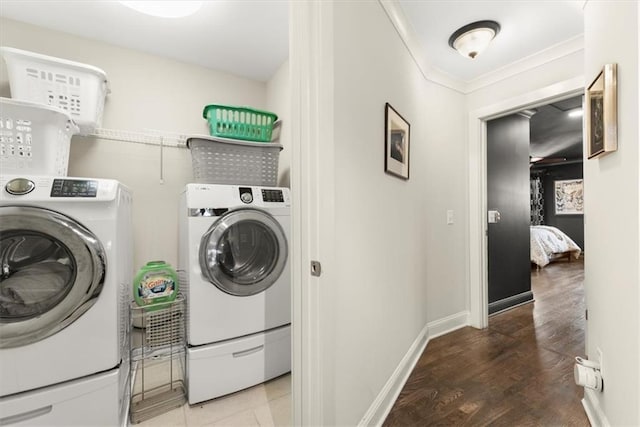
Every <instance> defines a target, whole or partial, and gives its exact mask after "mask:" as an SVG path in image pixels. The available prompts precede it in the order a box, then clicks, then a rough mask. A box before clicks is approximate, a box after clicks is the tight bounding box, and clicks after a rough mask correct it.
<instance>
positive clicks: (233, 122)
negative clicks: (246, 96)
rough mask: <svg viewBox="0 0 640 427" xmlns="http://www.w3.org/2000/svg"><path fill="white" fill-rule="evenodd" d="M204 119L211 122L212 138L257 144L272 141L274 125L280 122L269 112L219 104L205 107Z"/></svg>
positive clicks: (210, 131)
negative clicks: (255, 142)
mask: <svg viewBox="0 0 640 427" xmlns="http://www.w3.org/2000/svg"><path fill="white" fill-rule="evenodd" d="M202 117H204V118H205V119H207V121H208V122H209V133H210V134H211V136H218V137H222V138H231V139H242V140H245V141H257V142H270V141H271V132H272V131H273V124H274V123H275V122H276V120H278V116H277V115H276V114H274V113H271V112H269V111H261V110H256V109H253V108H249V107H231V106H228V105H218V104H211V105H207V106H206V107H204V110H203V111H202Z"/></svg>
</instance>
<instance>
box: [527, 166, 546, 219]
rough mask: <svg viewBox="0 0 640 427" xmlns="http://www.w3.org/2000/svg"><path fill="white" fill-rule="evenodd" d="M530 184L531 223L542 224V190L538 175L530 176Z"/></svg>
mask: <svg viewBox="0 0 640 427" xmlns="http://www.w3.org/2000/svg"><path fill="white" fill-rule="evenodd" d="M529 183H530V185H531V192H530V194H531V225H543V224H544V197H543V196H544V190H543V188H542V180H541V179H540V177H539V176H536V177H532V178H531V180H530V181H529Z"/></svg>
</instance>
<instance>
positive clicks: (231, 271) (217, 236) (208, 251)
mask: <svg viewBox="0 0 640 427" xmlns="http://www.w3.org/2000/svg"><path fill="white" fill-rule="evenodd" d="M290 229H291V202H290V199H289V190H288V189H287V188H274V187H255V186H253V187H252V186H242V185H214V184H188V185H187V187H186V188H185V191H184V192H183V193H182V195H181V198H180V212H179V234H180V248H179V270H181V273H182V275H183V282H184V283H183V286H184V287H183V289H184V291H185V293H186V295H187V307H188V322H187V342H188V345H189V348H188V350H187V367H188V379H189V393H188V395H189V403H191V404H194V403H197V402H202V401H204V400H209V399H212V398H215V397H218V396H222V395H224V394H228V393H232V392H235V391H238V390H241V389H243V388H247V387H250V386H253V385H255V384H259V383H261V382H264V381H266V380H267V379H270V378H274V377H276V376H279V375H282V374H284V373H286V372H289V371H290V370H291V333H290V323H291V272H290V269H289V262H288V259H289V243H288V242H289V235H290Z"/></svg>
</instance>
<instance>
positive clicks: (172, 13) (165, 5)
mask: <svg viewBox="0 0 640 427" xmlns="http://www.w3.org/2000/svg"><path fill="white" fill-rule="evenodd" d="M120 3H122V4H123V5H125V6H127V7H130V8H131V9H133V10H135V11H138V12H141V13H144V14H146V15H151V16H158V17H161V18H184V17H185V16H189V15H193V14H194V13H196V12H197V11H198V9H200V7H202V3H203V2H202V1H120Z"/></svg>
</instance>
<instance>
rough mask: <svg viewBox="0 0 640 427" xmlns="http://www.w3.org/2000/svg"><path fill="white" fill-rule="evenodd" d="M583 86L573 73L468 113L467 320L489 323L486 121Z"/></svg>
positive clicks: (567, 94)
mask: <svg viewBox="0 0 640 427" xmlns="http://www.w3.org/2000/svg"><path fill="white" fill-rule="evenodd" d="M583 90H584V79H583V78H582V77H575V78H573V79H570V80H565V81H562V82H559V83H556V84H553V85H551V86H547V87H544V88H541V89H538V90H535V91H532V92H529V93H526V94H523V95H520V96H518V97H514V98H511V99H507V100H505V101H502V102H499V103H496V104H493V105H490V106H488V107H484V108H481V109H478V110H474V111H471V113H470V115H469V147H468V148H469V159H470V162H469V206H470V215H469V240H470V245H469V273H470V274H469V278H470V279H469V296H470V305H469V323H470V325H471V326H474V327H476V328H480V329H484V328H486V327H487V326H488V323H489V322H488V317H489V313H488V304H489V302H488V262H487V261H488V253H487V244H488V238H487V233H488V230H487V223H488V214H487V209H488V207H487V190H486V189H487V168H486V159H487V122H488V121H489V120H492V119H496V118H500V117H505V116H508V115H511V114H513V113H517V112H519V111H523V110H525V109H531V108H537V107H540V106H543V105H547V104H551V103H554V102H559V101H563V100H566V99H568V98H572V97H576V96H579V95H581V94H582V92H583Z"/></svg>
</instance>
